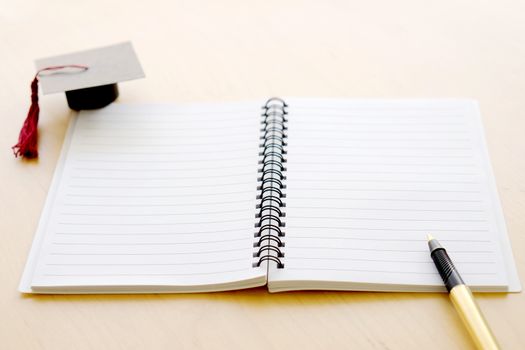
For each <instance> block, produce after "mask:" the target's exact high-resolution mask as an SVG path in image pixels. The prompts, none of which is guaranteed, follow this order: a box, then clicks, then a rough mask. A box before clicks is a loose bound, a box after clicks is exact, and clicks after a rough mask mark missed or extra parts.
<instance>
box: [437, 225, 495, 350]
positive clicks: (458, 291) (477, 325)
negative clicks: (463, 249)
mask: <svg viewBox="0 0 525 350" xmlns="http://www.w3.org/2000/svg"><path fill="white" fill-rule="evenodd" d="M427 238H428V248H429V249H430V256H431V257H432V260H434V264H435V265H436V268H437V270H438V272H439V274H440V276H441V278H442V279H443V282H444V283H445V286H446V287H447V291H448V292H449V293H450V294H449V296H450V300H452V304H454V307H455V308H456V311H457V312H458V314H459V316H460V318H461V320H462V321H463V323H464V324H465V326H466V327H467V330H468V332H469V333H470V335H471V337H472V339H473V341H474V343H475V344H476V347H477V348H478V349H499V347H498V343H497V342H496V339H495V338H494V335H493V334H492V332H491V330H490V328H489V326H488V324H487V321H485V318H484V317H483V314H482V313H481V311H480V310H479V308H478V305H477V304H476V301H475V300H474V296H473V295H472V293H471V291H470V288H469V287H468V286H467V285H466V284H465V282H463V279H462V278H461V276H460V275H459V272H458V271H457V269H456V267H455V266H454V264H453V263H452V260H451V259H450V257H449V256H448V254H447V251H446V250H445V248H443V246H442V245H441V244H440V243H439V242H438V241H437V240H436V239H435V238H434V237H432V236H431V235H427Z"/></svg>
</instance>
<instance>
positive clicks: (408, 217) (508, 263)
mask: <svg viewBox="0 0 525 350" xmlns="http://www.w3.org/2000/svg"><path fill="white" fill-rule="evenodd" d="M286 101H287V103H288V105H289V106H290V107H289V109H288V111H289V115H288V117H289V123H288V126H289V132H288V154H287V159H288V162H287V165H286V166H287V173H286V176H287V181H286V183H287V191H286V193H287V197H286V201H287V206H286V230H285V233H286V237H285V242H286V247H285V248H284V251H285V257H284V259H283V261H284V264H285V268H284V269H276V268H272V269H271V271H270V276H269V287H270V290H286V289H296V288H299V289H301V288H305V289H310V288H314V289H331V288H332V289H373V290H436V289H442V288H443V282H442V281H441V279H440V277H439V275H438V274H437V272H436V270H435V267H434V265H433V262H432V260H431V258H430V256H429V252H428V247H427V242H426V234H427V233H432V234H433V235H434V236H435V237H436V238H437V239H439V241H440V242H442V243H443V245H444V246H445V247H446V248H447V249H448V252H449V254H450V256H451V257H452V259H453V261H454V262H455V264H456V266H457V267H458V269H459V271H460V272H461V273H462V276H463V277H464V279H465V280H466V282H467V283H468V284H470V285H471V286H473V287H474V289H475V290H476V289H478V290H479V289H482V290H483V289H484V290H490V289H499V290H501V289H505V288H506V286H509V285H511V288H512V286H514V287H515V288H519V282H517V281H516V280H515V279H513V277H509V276H514V277H515V276H516V275H515V272H513V271H514V270H513V269H514V267H513V263H512V255H511V252H510V248H509V244H508V241H507V238H506V231H505V225H504V222H503V217H502V214H501V209H500V205H499V202H498V199H497V194H496V189H495V184H494V180H493V176H492V173H491V169H490V165H489V161H488V155H487V153H486V149H485V145H484V139H483V131H482V127H481V121H480V117H479V114H478V111H477V106H476V104H475V103H474V102H471V101H465V100H463V101H461V100H441V101H440V100H434V101H425V100H416V101H410V100H399V101H396V100H390V101H380V100H379V101H378V100H370V101H366V100H362V101H359V100H357V101H348V100H347V101H337V100H304V99H286ZM349 283H352V284H353V285H352V286H350V285H349Z"/></svg>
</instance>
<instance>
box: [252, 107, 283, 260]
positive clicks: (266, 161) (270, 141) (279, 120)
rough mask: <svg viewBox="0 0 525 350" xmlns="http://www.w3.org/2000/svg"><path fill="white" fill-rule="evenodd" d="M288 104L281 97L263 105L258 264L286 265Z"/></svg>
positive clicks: (258, 206)
mask: <svg viewBox="0 0 525 350" xmlns="http://www.w3.org/2000/svg"><path fill="white" fill-rule="evenodd" d="M287 107H288V106H287V105H286V103H285V102H284V101H283V100H282V99H280V98H277V97H272V98H270V99H269V100H268V101H266V103H265V105H264V106H263V107H262V115H261V137H260V141H261V143H260V145H259V146H260V152H259V157H260V159H259V169H258V172H259V177H258V186H257V192H258V194H257V199H258V200H259V203H258V204H257V206H256V214H255V219H256V222H255V228H256V232H255V235H254V236H255V242H254V244H253V246H254V248H255V251H254V253H253V257H254V258H255V261H254V263H253V265H254V267H259V266H260V265H261V264H262V263H263V262H264V261H268V263H269V262H274V263H275V264H276V266H277V268H283V267H284V262H283V258H284V252H283V247H284V240H283V237H284V236H285V232H284V227H285V222H284V217H285V215H286V214H285V207H286V203H285V199H286V193H285V190H286V184H285V181H286V154H287V152H286V146H287V123H288V119H287V114H288V112H287Z"/></svg>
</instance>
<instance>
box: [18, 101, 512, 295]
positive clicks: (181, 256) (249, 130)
mask: <svg viewBox="0 0 525 350" xmlns="http://www.w3.org/2000/svg"><path fill="white" fill-rule="evenodd" d="M261 107H262V108H261ZM427 233H432V234H433V235H434V236H435V237H436V238H438V239H439V240H440V242H442V243H443V244H444V245H445V246H446V248H447V249H448V252H449V254H450V256H451V257H452V259H453V260H454V262H455V264H456V266H457V268H458V269H459V271H460V272H461V273H462V276H463V277H464V279H465V281H466V282H467V283H468V284H469V285H470V286H471V287H472V289H473V290H475V291H518V290H519V289H520V283H519V280H518V277H517V273H516V270H515V266H514V261H513V258H512V253H511V249H510V245H509V240H508V237H507V233H506V229H505V222H504V219H503V215H502V210H501V207H500V204H499V200H498V196H497V192H496V187H495V182H494V177H493V175H492V171H491V167H490V163H489V158H488V154H487V150H486V146H485V141H484V136H483V130H482V125H481V120H480V116H479V112H478V108H477V104H476V103H475V102H473V101H469V100H332V99H296V98H286V99H284V100H281V99H276V98H273V99H270V100H268V101H266V102H264V101H258V102H257V101H256V102H246V103H220V104H197V105H118V104H115V105H112V106H109V107H107V108H104V109H102V110H97V111H82V112H80V113H79V114H78V116H76V117H74V119H73V120H72V122H71V125H70V127H69V130H68V132H67V136H66V140H65V142H64V146H63V151H62V155H61V158H60V161H59V163H58V166H57V169H56V172H55V176H54V180H53V183H52V186H51V188H50V191H49V194H48V198H47V201H46V204H45V207H44V210H43V213H42V217H41V220H40V224H39V227H38V230H37V233H36V236H35V239H34V242H33V246H32V249H31V252H30V255H29V258H28V262H27V265H26V269H25V272H24V275H23V277H22V281H21V285H20V290H21V291H22V292H27V293H31V292H33V293H149V292H155V293H157V292H204V291H222V290H231V289H240V288H249V287H255V286H262V285H266V284H267V285H268V288H269V290H270V291H285V290H298V289H333V290H374V291H442V290H444V287H443V283H442V281H441V279H440V277H439V275H438V274H437V272H436V270H435V267H434V265H433V263H432V260H431V258H430V255H429V252H428V248H427V242H426V234H427Z"/></svg>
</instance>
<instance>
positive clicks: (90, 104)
mask: <svg viewBox="0 0 525 350" xmlns="http://www.w3.org/2000/svg"><path fill="white" fill-rule="evenodd" d="M35 65H36V68H37V73H36V74H35V77H34V79H33V82H32V83H31V107H30V109H29V113H28V115H27V119H26V120H25V122H24V125H23V127H22V130H20V136H19V139H18V143H17V144H16V145H15V146H13V152H14V154H15V156H17V157H18V156H22V157H24V158H36V157H38V148H37V138H38V133H37V124H38V115H39V112H40V108H39V106H38V84H39V83H40V84H41V85H42V92H43V93H44V94H51V93H57V92H65V93H66V99H67V103H68V105H69V108H71V109H73V110H77V111H78V110H81V109H97V108H102V107H105V106H107V105H108V104H110V103H111V102H113V101H115V99H116V98H117V97H118V94H119V92H118V86H117V83H118V82H123V81H127V80H133V79H139V78H143V77H144V72H143V71H142V67H141V66H140V62H139V60H138V58H137V55H136V54H135V51H134V50H133V46H132V45H131V43H130V42H125V43H120V44H116V45H111V46H106V47H102V48H97V49H92V50H86V51H81V52H74V53H70V54H66V55H60V56H54V57H48V58H43V59H39V60H37V61H36V62H35Z"/></svg>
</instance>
